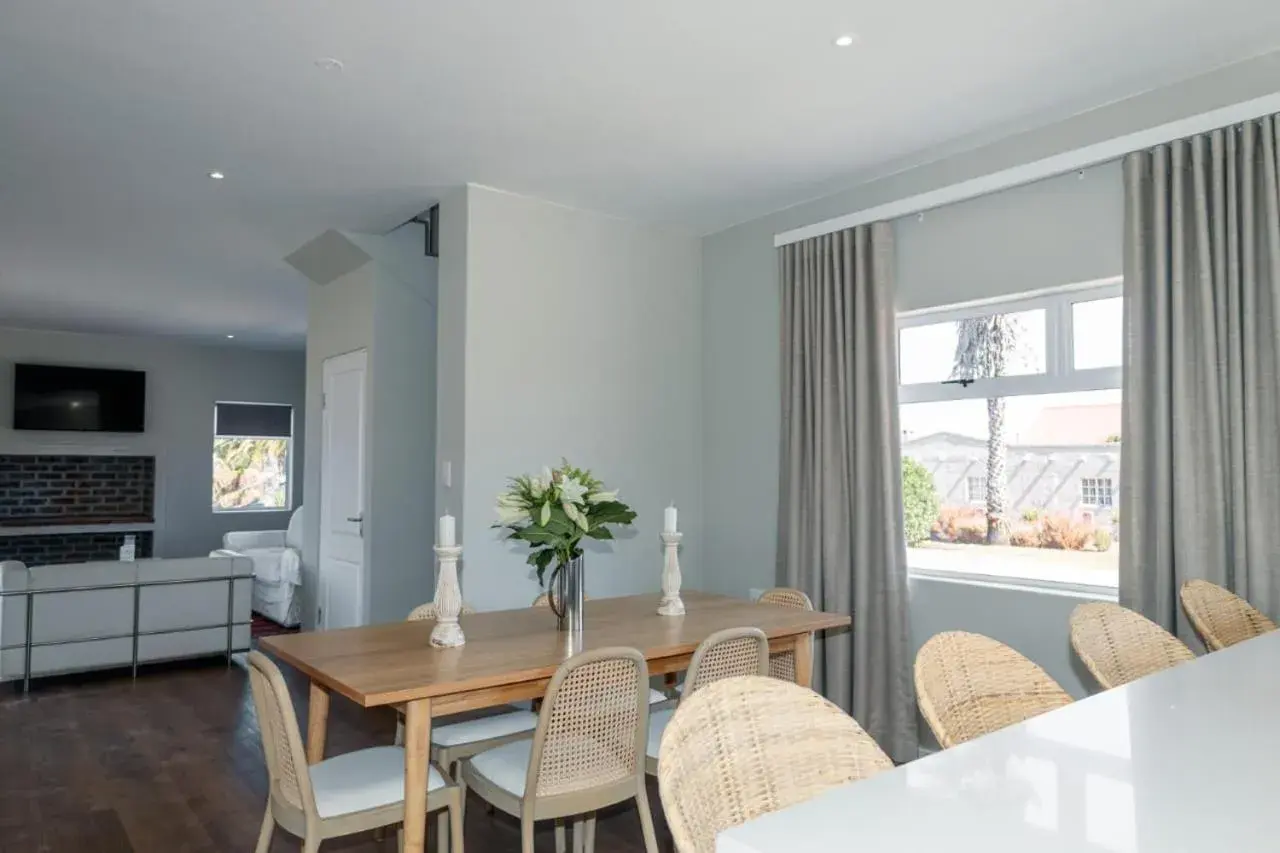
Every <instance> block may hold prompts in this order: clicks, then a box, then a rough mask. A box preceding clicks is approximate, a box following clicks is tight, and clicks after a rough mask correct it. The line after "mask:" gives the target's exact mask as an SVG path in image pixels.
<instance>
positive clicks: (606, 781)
mask: <svg viewBox="0 0 1280 853" xmlns="http://www.w3.org/2000/svg"><path fill="white" fill-rule="evenodd" d="M648 735H649V666H648V664H647V663H646V662H645V659H644V655H643V654H641V653H640V652H639V651H637V650H635V649H628V648H607V649H598V650H596V651H593V652H585V653H583V654H580V655H575V656H574V657H572V658H570V659H569V660H567V661H565V662H564V663H563V664H561V666H560V668H559V669H558V670H557V671H556V674H555V675H554V676H553V677H552V679H551V683H550V684H549V685H548V686H547V692H546V696H545V697H544V698H543V701H542V710H541V711H540V712H539V714H538V726H537V728H536V729H535V731H534V735H533V750H532V754H531V756H530V759H529V775H528V777H527V778H526V781H525V795H524V799H525V804H526V806H527V807H529V808H534V800H535V798H540V797H558V796H564V795H571V794H580V795H586V794H587V793H588V792H589V791H591V789H599V788H608V787H611V786H618V785H619V784H630V785H632V786H634V785H636V784H643V779H644V751H645V744H646V743H647V741H648ZM630 795H631V796H634V789H633V790H632V793H631V794H630ZM613 801H614V802H616V800H613ZM603 805H605V803H598V804H595V805H593V804H592V803H590V802H586V803H584V804H583V807H582V808H580V809H578V811H591V810H593V809H594V808H595V807H600V806H603ZM530 813H533V812H530Z"/></svg>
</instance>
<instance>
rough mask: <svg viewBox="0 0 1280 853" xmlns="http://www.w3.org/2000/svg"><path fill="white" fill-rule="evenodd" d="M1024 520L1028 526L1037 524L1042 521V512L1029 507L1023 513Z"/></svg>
mask: <svg viewBox="0 0 1280 853" xmlns="http://www.w3.org/2000/svg"><path fill="white" fill-rule="evenodd" d="M1022 520H1023V521H1025V522H1026V523H1027V524H1035V523H1036V522H1037V521H1039V520H1040V510H1038V509H1036V508H1035V507H1028V508H1027V509H1024V510H1023V511H1022Z"/></svg>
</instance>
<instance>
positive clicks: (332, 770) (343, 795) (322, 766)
mask: <svg viewBox="0 0 1280 853" xmlns="http://www.w3.org/2000/svg"><path fill="white" fill-rule="evenodd" d="M444 786H445V781H444V777H443V776H441V775H440V771H438V770H436V768H435V766H434V765H433V766H432V767H431V768H430V777H429V778H428V780H427V790H428V791H435V790H439V789H440V788H443V787H444ZM311 788H312V790H314V791H315V795H316V812H317V813H318V814H319V815H320V817H322V818H331V817H338V816H340V815H348V814H355V813H356V812H362V811H366V810H368V809H376V808H381V807H382V806H390V805H394V804H395V803H400V802H403V801H404V749H403V748H402V747H399V746H375V747H372V748H370V749H361V750H358V751H356V752H348V753H346V754H345V755H335V756H334V757H333V758H326V759H325V760H324V761H321V762H320V763H319V764H315V765H312V767H311Z"/></svg>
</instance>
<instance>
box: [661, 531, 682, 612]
mask: <svg viewBox="0 0 1280 853" xmlns="http://www.w3.org/2000/svg"><path fill="white" fill-rule="evenodd" d="M683 538H684V534H683V533H667V532H665V531H664V532H663V533H662V545H663V550H664V551H665V552H666V554H665V557H664V559H663V561H662V601H661V603H659V604H658V615H659V616H683V615H684V602H683V601H681V600H680V540H681V539H683Z"/></svg>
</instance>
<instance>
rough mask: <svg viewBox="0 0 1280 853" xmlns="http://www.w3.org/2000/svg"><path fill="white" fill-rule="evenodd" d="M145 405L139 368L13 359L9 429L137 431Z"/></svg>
mask: <svg viewBox="0 0 1280 853" xmlns="http://www.w3.org/2000/svg"><path fill="white" fill-rule="evenodd" d="M146 408H147V375H146V374H145V373H143V372H142V371H141V370H101V369H98V368H91V367H59V366H55V365H47V364H17V365H14V376H13V428H14V429H25V430H68V431H74V432H142V431H143V429H144V428H145V426H146Z"/></svg>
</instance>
